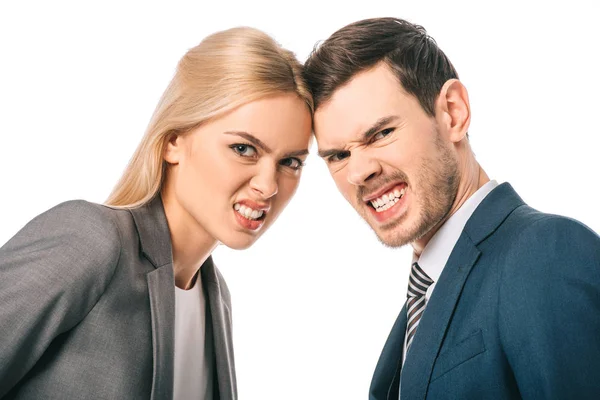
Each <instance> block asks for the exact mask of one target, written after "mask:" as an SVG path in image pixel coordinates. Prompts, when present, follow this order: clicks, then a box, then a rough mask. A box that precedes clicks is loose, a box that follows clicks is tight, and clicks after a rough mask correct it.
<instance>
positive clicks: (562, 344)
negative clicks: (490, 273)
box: [499, 216, 600, 400]
mask: <svg viewBox="0 0 600 400" xmlns="http://www.w3.org/2000/svg"><path fill="white" fill-rule="evenodd" d="M508 254H509V256H508V257H509V259H508V260H507V262H506V264H505V265H506V268H505V270H504V271H503V274H502V277H501V284H500V293H499V299H500V313H499V326H500V337H501V341H502V344H503V347H504V349H505V352H506V355H507V358H508V360H509V363H510V366H511V368H512V370H513V373H514V376H515V379H516V381H517V384H518V386H519V390H520V392H521V395H522V397H523V398H524V399H566V398H569V399H580V400H581V399H600V375H598V371H600V238H599V237H598V235H596V234H595V233H594V232H593V231H591V230H590V229H588V228H587V227H585V226H584V225H582V224H580V223H578V222H576V221H573V220H570V219H567V218H563V217H557V216H547V217H545V218H544V219H541V220H538V221H537V222H535V223H533V224H532V225H530V226H529V227H528V228H526V229H525V230H524V231H523V232H522V233H521V235H520V237H519V239H518V244H516V245H515V246H514V248H513V249H512V250H511V251H509V252H508Z"/></svg>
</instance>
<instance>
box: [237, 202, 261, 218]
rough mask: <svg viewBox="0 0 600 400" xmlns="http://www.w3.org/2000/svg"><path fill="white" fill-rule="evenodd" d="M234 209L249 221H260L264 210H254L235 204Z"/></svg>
mask: <svg viewBox="0 0 600 400" xmlns="http://www.w3.org/2000/svg"><path fill="white" fill-rule="evenodd" d="M233 209H234V210H235V211H236V212H237V213H238V214H240V215H241V216H242V217H244V218H247V219H259V218H260V217H262V216H263V214H264V211H263V210H253V209H252V208H250V207H246V206H245V205H242V204H239V203H235V204H234V205H233Z"/></svg>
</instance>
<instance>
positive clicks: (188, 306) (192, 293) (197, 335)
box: [173, 271, 213, 400]
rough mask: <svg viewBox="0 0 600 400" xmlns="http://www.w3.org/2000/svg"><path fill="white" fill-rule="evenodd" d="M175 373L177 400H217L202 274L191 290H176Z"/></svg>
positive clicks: (174, 381)
mask: <svg viewBox="0 0 600 400" xmlns="http://www.w3.org/2000/svg"><path fill="white" fill-rule="evenodd" d="M174 369H175V370H174V377H173V384H174V385H173V399H174V400H189V399H207V400H208V399H212V398H213V343H212V334H211V333H210V332H207V331H206V299H205V297H204V291H203V289H202V282H201V275H200V272H199V271H198V277H197V278H196V283H195V284H194V286H193V287H192V288H191V289H189V290H183V289H179V288H178V287H175V365H174Z"/></svg>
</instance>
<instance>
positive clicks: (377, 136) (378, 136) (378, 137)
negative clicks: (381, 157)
mask: <svg viewBox="0 0 600 400" xmlns="http://www.w3.org/2000/svg"><path fill="white" fill-rule="evenodd" d="M392 132H394V128H387V129H384V130H382V131H381V132H378V133H377V134H375V136H373V141H374V142H376V141H378V140H381V139H383V138H384V137H386V136H387V135H389V134H390V133H392Z"/></svg>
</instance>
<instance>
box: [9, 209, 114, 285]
mask: <svg viewBox="0 0 600 400" xmlns="http://www.w3.org/2000/svg"><path fill="white" fill-rule="evenodd" d="M113 213H114V212H113V211H112V210H110V209H108V208H107V207H104V206H102V205H99V204H95V203H91V202H87V201H84V200H70V201H66V202H63V203H60V204H58V205H56V206H54V207H52V208H50V209H49V210H47V211H45V212H43V213H41V214H39V215H38V216H36V217H35V218H33V219H32V220H31V221H29V222H28V223H27V224H26V225H25V226H24V227H23V228H22V229H21V230H20V231H19V232H17V234H16V235H15V236H13V237H12V238H11V239H10V240H9V241H8V242H7V243H6V244H5V245H4V246H3V247H2V250H3V251H4V253H5V254H13V255H16V254H34V253H36V254H40V255H41V254H44V256H45V257H47V258H48V260H49V261H50V260H56V261H58V260H59V259H63V260H65V261H69V262H64V263H59V262H56V263H52V265H54V267H56V268H60V266H61V265H63V266H64V267H65V268H69V271H70V273H71V274H73V273H75V274H76V273H77V272H81V273H83V274H85V275H90V274H92V273H93V274H97V273H99V272H101V271H103V270H105V269H104V268H98V267H101V266H106V267H107V268H106V271H105V272H106V273H108V274H112V272H113V271H114V267H115V266H116V263H117V260H118V259H119V257H120V252H121V242H122V241H121V233H120V230H119V228H118V226H117V223H116V221H115V217H114V215H113ZM47 265H50V263H47ZM90 266H94V267H95V268H87V267H90ZM80 270H81V271H80Z"/></svg>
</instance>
